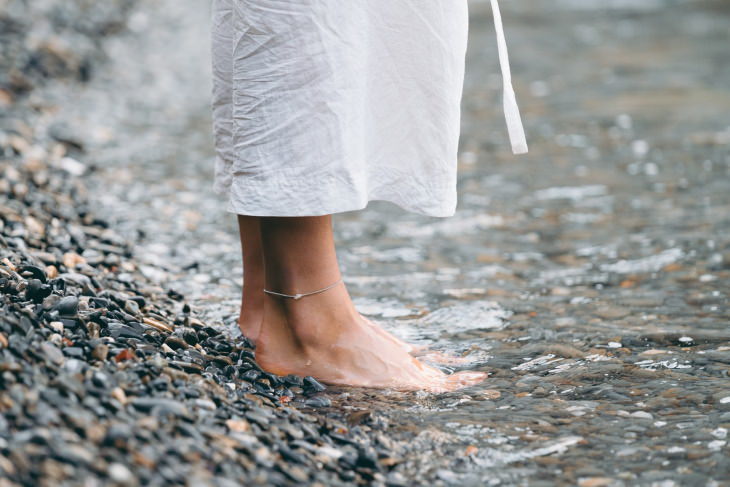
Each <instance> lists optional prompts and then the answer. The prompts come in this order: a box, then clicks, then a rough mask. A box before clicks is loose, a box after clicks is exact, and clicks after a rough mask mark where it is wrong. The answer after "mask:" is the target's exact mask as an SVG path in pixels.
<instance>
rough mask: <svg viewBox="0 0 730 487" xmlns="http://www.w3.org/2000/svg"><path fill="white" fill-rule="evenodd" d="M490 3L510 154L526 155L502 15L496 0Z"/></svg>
mask: <svg viewBox="0 0 730 487" xmlns="http://www.w3.org/2000/svg"><path fill="white" fill-rule="evenodd" d="M491 2H492V13H493V15H494V29H495V31H496V32H497V49H498V51H499V65H500V68H501V69H502V83H503V85H504V87H503V90H504V94H503V98H504V100H503V103H504V117H505V119H506V120H507V132H508V133H509V140H510V143H511V144H512V152H513V153H515V154H526V153H527V140H526V138H525V129H524V128H523V127H522V118H521V117H520V109H519V108H518V107H517V99H516V98H515V90H514V89H513V88H512V73H511V72H510V69H509V54H508V53H507V41H506V39H505V37H504V27H502V15H501V14H500V12H499V3H498V2H497V0H491Z"/></svg>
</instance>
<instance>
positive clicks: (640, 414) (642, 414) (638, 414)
mask: <svg viewBox="0 0 730 487" xmlns="http://www.w3.org/2000/svg"><path fill="white" fill-rule="evenodd" d="M631 416H633V417H634V418H642V419H654V416H652V415H651V413H648V412H646V411H634V412H633V413H631Z"/></svg>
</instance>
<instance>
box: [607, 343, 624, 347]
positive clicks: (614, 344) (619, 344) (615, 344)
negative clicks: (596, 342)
mask: <svg viewBox="0 0 730 487" xmlns="http://www.w3.org/2000/svg"><path fill="white" fill-rule="evenodd" d="M608 348H621V343H619V342H608Z"/></svg>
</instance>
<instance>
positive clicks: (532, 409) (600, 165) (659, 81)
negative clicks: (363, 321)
mask: <svg viewBox="0 0 730 487" xmlns="http://www.w3.org/2000/svg"><path fill="white" fill-rule="evenodd" d="M470 6H471V7H470V9H471V15H472V21H471V25H472V32H471V39H470V48H469V59H468V65H467V66H468V69H467V72H468V74H467V81H466V85H465V97H464V105H463V106H464V110H463V129H464V130H463V136H462V143H461V146H462V151H461V156H460V168H459V170H460V179H459V194H460V203H459V210H458V212H457V214H456V216H454V217H453V218H449V219H430V218H422V217H419V216H417V215H413V214H407V213H405V212H403V211H402V210H399V209H397V208H396V207H393V206H391V205H388V204H385V203H377V202H376V203H372V204H371V205H370V207H369V208H368V209H367V210H366V211H362V212H354V213H349V214H341V215H337V217H336V231H337V238H338V244H339V248H340V251H339V252H340V253H339V257H340V261H341V264H342V268H343V272H344V274H345V276H346V282H347V284H348V286H349V288H350V291H351V293H352V294H353V296H354V298H355V300H356V304H357V306H358V308H359V309H360V310H361V312H363V313H364V314H366V315H368V316H370V317H373V318H374V319H376V320H378V321H379V322H381V323H382V324H383V326H384V327H386V328H387V329H389V330H391V331H392V332H393V333H395V334H397V335H399V336H401V337H403V338H404V339H407V340H410V341H413V342H417V343H421V344H428V345H430V346H432V347H433V348H435V349H438V350H444V351H447V352H450V353H453V354H455V355H458V356H461V357H464V359H465V361H464V364H463V365H462V366H463V367H468V368H479V369H481V370H485V371H488V372H489V373H490V378H489V379H488V380H487V382H485V383H484V384H482V385H480V386H479V387H474V388H472V389H469V390H463V391H459V392H457V393H451V394H446V395H443V396H439V397H434V396H431V395H427V394H401V393H394V392H388V391H385V392H372V391H357V390H344V389H340V390H333V392H332V397H333V402H334V409H333V411H345V412H346V413H347V412H352V411H357V410H361V409H367V410H370V411H373V413H374V417H375V418H377V420H378V421H386V422H388V423H389V424H390V429H389V431H390V435H389V436H390V438H392V439H391V440H387V441H396V442H398V441H402V443H400V445H401V446H400V448H401V449H402V456H403V458H402V460H403V462H402V464H401V465H400V466H399V467H398V471H399V472H400V473H402V474H403V475H405V476H406V477H409V476H413V477H418V478H421V477H422V476H424V475H430V476H431V477H430V478H436V479H440V480H441V481H443V482H444V483H446V484H449V483H460V484H464V485H500V484H514V483H528V482H529V485H554V484H556V483H565V484H568V485H576V484H577V485H584V486H602V485H636V484H637V483H639V484H642V485H662V486H670V485H719V484H718V483H713V482H715V481H720V480H723V479H724V480H728V475H729V473H728V472H730V463H729V462H728V445H727V429H728V428H730V387H729V384H730V382H729V380H728V379H729V378H728V375H729V373H728V371H729V370H730V368H729V367H730V329H729V327H728V322H729V320H730V310H729V307H728V292H729V291H730V221H729V218H730V217H729V215H730V182H729V179H728V177H729V176H730V150H729V148H730V116H729V115H728V114H729V113H730V92H729V91H728V90H727V87H728V85H729V83H730V50H728V49H727V46H728V41H729V40H730V39H729V38H730V29H728V28H727V27H728V25H730V7H729V6H728V5H727V3H726V2H721V1H711V0H707V1H687V2H679V1H668V0H667V1H664V0H654V1H642V2H636V1H623V0H621V1H618V0H612V1H601V2H598V1H588V0H580V1H577V0H560V1H559V2H547V1H538V2H535V1H527V0H524V1H522V0H521V1H517V0H515V1H513V2H507V3H505V5H504V10H505V12H504V15H505V22H506V28H507V31H508V32H507V34H508V37H509V42H510V48H511V54H512V60H513V64H514V66H513V68H514V72H515V73H514V76H515V81H516V87H517V90H518V92H519V99H520V103H521V106H522V108H523V110H524V119H525V121H526V127H527V130H528V134H529V136H528V137H529V139H530V148H531V152H530V154H529V155H528V156H525V157H520V158H514V157H513V156H511V155H510V154H508V144H507V141H506V135H505V134H506V132H505V129H504V127H503V120H502V115H501V113H500V109H501V105H500V102H499V97H500V91H499V89H500V84H499V83H500V78H499V73H498V70H497V63H496V52H495V47H494V46H493V32H492V31H491V28H492V27H491V19H490V17H489V10H488V4H487V2H472V3H471V4H470ZM141 8H142V9H143V10H141V11H140V12H139V14H138V15H137V16H136V17H135V18H136V20H135V22H136V24H135V25H136V27H135V28H136V32H135V36H133V38H131V39H126V41H125V42H120V43H118V44H115V45H113V46H111V49H113V52H114V53H115V56H114V58H115V62H114V63H113V64H112V66H111V68H110V71H109V73H108V75H107V76H105V77H102V78H101V79H99V80H97V81H96V82H95V83H96V84H92V86H91V87H90V89H89V92H88V93H87V94H85V95H84V96H86V97H88V100H87V102H86V105H84V104H83V103H82V104H81V105H80V106H85V107H86V109H85V110H82V112H83V114H84V117H85V118H86V119H87V123H86V124H81V125H79V126H80V127H87V128H89V130H92V129H93V130H97V131H101V132H100V133H110V132H111V133H113V136H112V137H107V138H103V137H102V138H101V139H100V144H99V147H98V148H97V156H98V159H99V160H100V161H103V162H104V163H107V164H111V165H110V166H109V167H110V169H108V170H106V171H105V174H104V175H103V176H102V181H103V182H104V185H105V186H106V187H108V188H109V191H107V192H106V193H105V194H103V195H101V194H100V195H97V196H98V198H99V200H100V203H101V204H103V205H105V207H106V208H107V211H108V212H109V213H111V214H112V215H116V216H117V217H118V220H119V225H120V228H121V229H122V230H123V231H126V232H127V233H128V234H130V235H133V236H137V235H138V234H139V233H141V234H142V235H143V237H142V243H141V244H140V246H139V249H138V251H139V253H140V255H141V256H142V258H143V259H147V260H148V261H149V262H154V263H157V264H159V263H162V264H163V268H165V269H167V272H163V273H160V272H159V271H154V272H153V271H152V270H150V273H151V275H150V277H151V278H153V279H158V280H160V281H165V282H170V283H172V284H171V285H172V286H173V287H175V288H176V289H179V290H181V291H183V292H185V293H186V294H187V296H189V297H190V298H191V299H192V301H193V303H194V304H195V306H196V307H197V308H198V310H199V312H201V313H202V314H204V315H206V316H207V317H209V318H211V319H213V320H216V321H219V322H223V323H226V324H229V325H231V324H232V323H233V321H234V317H235V315H236V305H237V304H238V303H237V298H238V294H239V290H240V287H239V286H240V283H239V276H240V270H241V269H240V263H239V248H238V243H237V241H236V231H235V228H234V226H233V223H234V222H233V219H232V218H231V217H230V215H227V214H225V213H224V212H223V208H224V204H223V203H222V202H221V201H219V200H217V199H216V198H215V197H214V196H213V194H212V191H211V190H210V186H211V178H212V159H211V147H210V144H211V139H210V128H209V118H208V112H207V101H208V89H209V88H208V85H207V83H208V81H207V71H206V69H207V57H206V56H207V31H206V29H207V23H206V22H204V20H205V19H206V17H207V8H208V7H207V5H205V4H200V3H198V2H192V1H187V0H186V1H177V2H173V1H172V0H165V1H163V0H159V1H156V2H150V3H146V4H145V5H144V6H142V7H141ZM152 25H154V28H152V27H151V26H152ZM183 32H185V33H186V34H187V35H185V34H183ZM172 45H174V46H176V49H170V46H172ZM142 46H144V49H141V47H142ZM110 90H111V91H112V92H113V93H115V94H116V96H108V93H109V91H110ZM115 90H116V91H115ZM97 102H98V103H97ZM89 103H94V104H95V105H96V106H97V108H98V111H96V112H94V111H93V110H92V111H90V110H88V104H89ZM102 128H103V129H104V130H101V129H102ZM108 140H114V141H117V142H118V143H117V144H115V145H109V144H108V143H107V144H105V143H104V142H105V141H108ZM130 161H131V162H130ZM383 441H386V440H383Z"/></svg>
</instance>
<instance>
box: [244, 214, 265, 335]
mask: <svg viewBox="0 0 730 487" xmlns="http://www.w3.org/2000/svg"><path fill="white" fill-rule="evenodd" d="M259 223H260V218H259V217H257V216H244V215H238V233H239V235H240V237H241V255H242V257H243V293H242V296H241V313H240V315H239V316H238V326H239V327H240V328H241V333H243V335H244V336H245V337H247V338H248V339H250V340H251V341H252V342H254V343H256V340H258V337H259V332H260V330H261V320H262V319H263V316H264V293H263V292H262V291H261V290H262V289H263V287H264V256H263V253H262V251H261V230H260V228H259V227H260V225H259Z"/></svg>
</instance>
